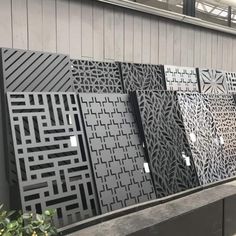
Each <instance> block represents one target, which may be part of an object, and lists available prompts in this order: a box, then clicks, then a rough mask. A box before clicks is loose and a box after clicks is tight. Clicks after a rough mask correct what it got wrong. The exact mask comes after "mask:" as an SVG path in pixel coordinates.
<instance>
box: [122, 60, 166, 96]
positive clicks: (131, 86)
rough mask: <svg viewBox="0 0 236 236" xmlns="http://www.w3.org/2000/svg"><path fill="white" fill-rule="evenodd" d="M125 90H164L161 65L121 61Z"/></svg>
mask: <svg viewBox="0 0 236 236" xmlns="http://www.w3.org/2000/svg"><path fill="white" fill-rule="evenodd" d="M120 65H121V71H122V78H123V84H124V89H125V92H128V91H135V90H165V87H166V86H165V80H164V76H163V73H162V66H161V65H150V64H133V63H121V64H120Z"/></svg>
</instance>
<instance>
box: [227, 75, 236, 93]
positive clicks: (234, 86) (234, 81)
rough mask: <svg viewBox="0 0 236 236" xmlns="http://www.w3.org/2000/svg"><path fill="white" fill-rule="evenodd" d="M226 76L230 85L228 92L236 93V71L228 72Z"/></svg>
mask: <svg viewBox="0 0 236 236" xmlns="http://www.w3.org/2000/svg"><path fill="white" fill-rule="evenodd" d="M225 76H226V81H227V86H228V93H236V73H235V72H226V73H225Z"/></svg>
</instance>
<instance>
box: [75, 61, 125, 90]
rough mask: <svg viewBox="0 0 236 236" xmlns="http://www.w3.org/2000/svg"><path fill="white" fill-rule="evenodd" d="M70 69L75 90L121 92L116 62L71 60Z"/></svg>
mask: <svg viewBox="0 0 236 236" xmlns="http://www.w3.org/2000/svg"><path fill="white" fill-rule="evenodd" d="M71 71H72V76H73V89H74V91H75V92H80V93H122V92H123V88H122V82H121V76H120V70H119V65H118V63H109V62H98V61H84V60H71Z"/></svg>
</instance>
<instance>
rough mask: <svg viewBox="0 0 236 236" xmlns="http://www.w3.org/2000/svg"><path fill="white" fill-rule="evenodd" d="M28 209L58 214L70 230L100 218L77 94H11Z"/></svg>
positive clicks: (15, 141) (60, 222)
mask: <svg viewBox="0 0 236 236" xmlns="http://www.w3.org/2000/svg"><path fill="white" fill-rule="evenodd" d="M8 105H9V113H10V120H11V128H12V136H13V144H14V150H15V159H16V167H17V174H18V181H19V189H20V195H21V203H22V208H23V210H24V211H36V212H39V213H40V212H41V211H43V210H45V209H46V208H52V209H56V210H57V216H56V217H55V222H56V225H58V226H64V225H68V224H70V223H73V222H77V221H79V220H82V219H86V218H88V217H91V216H94V215H96V214H97V207H98V205H97V199H96V196H95V195H96V194H95V189H94V182H93V178H92V172H91V169H90V163H89V159H88V153H87V149H86V140H85V135H84V131H83V128H82V127H83V126H82V123H81V117H80V115H79V114H80V113H79V110H78V103H77V98H76V95H75V94H73V93H8Z"/></svg>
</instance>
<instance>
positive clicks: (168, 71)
mask: <svg viewBox="0 0 236 236" xmlns="http://www.w3.org/2000/svg"><path fill="white" fill-rule="evenodd" d="M164 70H165V80H166V87H167V90H171V91H183V92H199V87H198V79H197V72H196V68H193V67H179V66H170V65H164Z"/></svg>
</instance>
